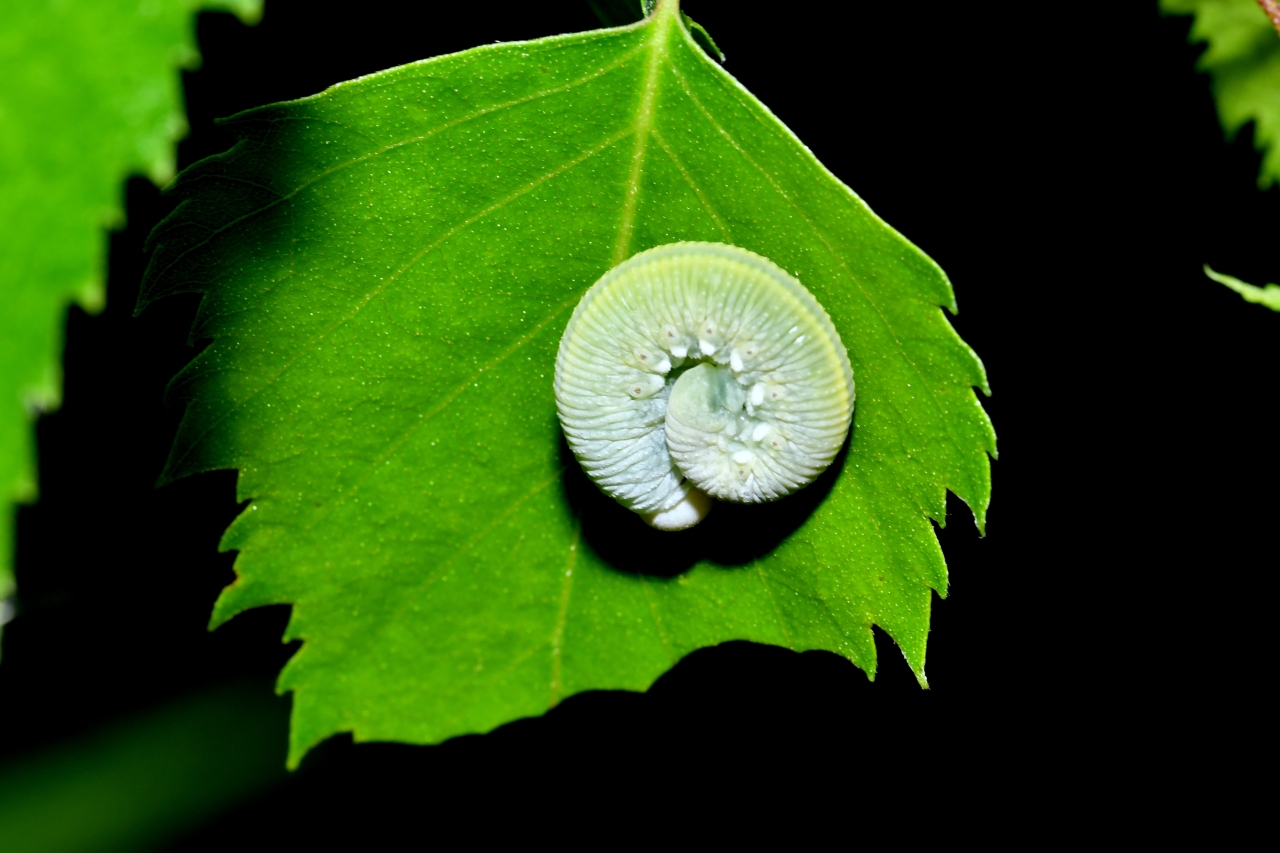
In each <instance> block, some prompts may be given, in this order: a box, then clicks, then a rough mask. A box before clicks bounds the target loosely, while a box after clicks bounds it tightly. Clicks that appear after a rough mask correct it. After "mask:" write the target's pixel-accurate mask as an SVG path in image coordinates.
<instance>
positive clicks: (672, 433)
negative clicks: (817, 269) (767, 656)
mask: <svg viewBox="0 0 1280 853" xmlns="http://www.w3.org/2000/svg"><path fill="white" fill-rule="evenodd" d="M555 393H556V406H557V409H558V411H559V415H560V424H561V426H562V427H563V428H564V433H565V436H566V437H567V438H568V441H569V446H570V447H571V448H572V449H573V452H574V455H575V456H577V458H578V461H579V462H580V463H581V464H582V467H583V468H584V469H585V470H586V472H587V475H588V476H589V477H590V478H591V479H592V480H593V481H594V482H595V483H596V484H597V485H598V486H599V487H600V488H601V489H602V490H603V491H604V492H605V493H606V494H608V495H609V496H611V497H613V498H614V499H616V500H617V501H618V502H619V503H621V504H622V505H623V506H625V507H627V508H628V509H631V510H633V511H635V512H637V513H639V514H641V515H642V516H643V517H644V519H645V520H646V521H647V522H648V523H649V524H651V525H653V526H654V527H657V528H659V529H661V530H683V529H685V528H688V527H692V526H693V525H695V524H697V523H698V522H699V521H701V520H702V519H703V518H704V517H706V515H707V513H708V512H710V510H711V507H712V506H713V505H714V502H715V501H716V500H723V501H731V502H735V503H758V502H762V501H771V500H776V499H777V498H781V497H783V496H785V495H789V494H791V493H792V492H794V491H796V490H797V489H800V488H803V487H804V486H807V485H808V484H809V483H812V482H813V481H814V479H816V478H817V477H818V475H819V474H821V473H822V472H823V471H824V470H825V469H826V468H827V466H828V465H830V464H831V461H832V459H834V458H835V456H836V454H837V453H838V452H839V450H840V447H841V446H842V445H843V444H844V441H845V438H846V436H847V435H848V433H849V425H850V423H851V422H852V420H853V400H854V391H853V369H852V368H851V367H850V365H849V355H848V352H847V351H846V350H845V347H844V344H843V343H842V342H841V340H840V335H839V333H837V332H836V328H835V326H834V325H832V323H831V319H830V318H829V317H828V316H827V312H826V311H825V310H823V308H822V306H821V305H819V304H818V301H817V300H816V299H814V298H813V295H812V294H811V293H809V291H808V290H806V289H805V287H804V285H802V284H801V283H800V282H799V281H797V280H796V279H795V278H793V277H792V276H790V275H788V274H787V273H786V272H785V271H783V270H782V269H780V268H779V267H778V266H777V265H776V264H774V263H772V262H771V261H769V260H768V259H767V258H763V257H761V256H760V255H757V254H755V253H754V252H749V251H747V250H746V249H741V248H738V247H737V246H730V245H725V244H722V243H671V244H669V245H665V246H658V247H657V248H654V249H650V250H648V251H646V252H641V253H640V254H638V255H636V256H634V257H632V258H630V259H629V260H627V261H624V262H623V263H621V264H619V265H618V266H616V267H614V268H613V269H611V270H609V272H607V273H605V275H604V276H603V277H602V278H601V279H600V280H599V281H597V282H596V283H595V284H594V285H592V287H591V289H590V290H588V291H587V292H586V294H585V295H584V296H583V297H582V301H581V302H579V303H578V307H577V309H576V310H575V311H574V312H573V317H572V318H571V319H570V320H569V325H568V326H567V327H566V328H565V331H564V336H563V337H562V338H561V339H560V351H559V354H558V356H557V358H556V375H555Z"/></svg>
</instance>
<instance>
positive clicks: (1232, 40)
mask: <svg viewBox="0 0 1280 853" xmlns="http://www.w3.org/2000/svg"><path fill="white" fill-rule="evenodd" d="M1160 8H1161V9H1162V10H1163V11H1164V12H1165V13H1166V14H1173V15H1195V16H1196V20H1195V23H1194V24H1193V25H1192V27H1191V36H1190V37H1191V40H1192V41H1204V42H1208V43H1209V47H1208V49H1206V50H1205V52H1204V54H1203V55H1202V56H1201V57H1200V63H1199V67H1200V69H1201V70H1202V71H1207V72H1209V74H1210V75H1211V76H1212V78H1213V94H1214V98H1215V99H1216V100H1217V104H1218V117H1219V118H1220V119H1221V120H1222V126H1223V128H1224V129H1225V130H1226V131H1227V134H1228V135H1234V134H1235V133H1236V131H1238V130H1239V129H1240V128H1241V127H1243V126H1244V125H1245V124H1247V123H1248V122H1250V121H1252V122H1254V144H1256V145H1257V146H1258V150H1260V151H1262V152H1263V160H1262V170H1261V172H1260V174H1259V175H1258V183H1259V184H1260V185H1261V186H1262V187H1264V188H1265V187H1268V186H1270V185H1271V184H1273V183H1275V182H1277V181H1280V34H1277V33H1276V29H1275V27H1274V26H1272V24H1271V21H1270V19H1268V18H1267V16H1266V14H1265V13H1264V12H1263V11H1262V7H1261V6H1259V5H1258V3H1257V0H1161V2H1160Z"/></svg>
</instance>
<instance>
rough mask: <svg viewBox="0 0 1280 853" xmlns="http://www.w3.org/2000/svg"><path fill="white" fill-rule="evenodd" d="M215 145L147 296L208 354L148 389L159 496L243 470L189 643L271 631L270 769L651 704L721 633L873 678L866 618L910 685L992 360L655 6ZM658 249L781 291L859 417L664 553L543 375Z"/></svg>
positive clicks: (313, 101)
mask: <svg viewBox="0 0 1280 853" xmlns="http://www.w3.org/2000/svg"><path fill="white" fill-rule="evenodd" d="M848 108H849V109H851V110H855V111H856V104H855V105H849V106H848ZM226 126H227V127H228V128H229V129H230V130H231V131H232V132H234V133H235V134H237V135H238V136H239V138H240V142H239V143H237V145H236V146H235V147H234V148H233V149H231V150H230V151H228V152H226V153H225V154H221V155H219V156H217V157H213V158H210V159H208V160H205V161H203V162H201V163H199V164H197V165H195V166H193V167H192V168H191V169H190V170H188V171H187V172H186V173H184V175H183V176H182V177H181V178H179V180H178V182H177V185H176V187H175V190H174V194H175V195H176V196H178V197H179V198H182V199H184V201H183V203H182V204H181V205H179V207H178V208H177V209H176V210H175V211H174V213H173V214H172V215H171V216H170V217H169V218H168V219H167V220H166V221H165V222H164V223H163V224H162V225H161V226H160V228H159V229H157V231H156V233H155V235H154V238H153V239H154V242H155V244H156V246H157V250H156V254H155V257H154V258H153V259H152V262H151V266H150V268H149V269H148V274H147V279H146V281H145V282H144V285H143V293H142V300H143V303H144V304H145V302H147V301H150V300H153V299H156V298H159V297H161V296H164V295H166V294H169V293H176V292H183V291H200V292H203V294H204V297H203V301H202V303H201V307H200V313H199V315H198V319H197V322H196V328H195V329H194V331H193V334H194V335H195V336H196V337H201V338H204V337H209V338H213V342H212V343H211V344H210V345H209V347H208V348H207V349H205V350H204V351H203V352H202V353H201V354H200V355H199V356H198V357H197V358H196V359H195V360H194V361H193V362H192V363H191V365H189V366H188V368H187V369H186V370H184V372H183V373H182V374H181V375H180V376H179V377H178V379H177V380H175V382H174V385H173V390H174V392H175V393H176V394H177V395H179V396H180V397H181V398H182V399H185V400H186V402H187V411H186V415H185V417H184V418H183V421H182V425H181V427H180V428H179V432H178V436H177V439H176V441H175V444H174V449H173V453H172V455H171V456H170V460H169V464H168V466H167V468H166V475H165V476H166V477H168V478H174V477H180V476H184V475H187V474H191V473H195V472H199V471H207V470H211V469H218V468H236V469H238V470H239V472H240V473H239V481H238V490H239V495H240V498H241V499H242V500H248V501H249V505H248V506H247V507H246V509H245V512H244V513H243V514H242V515H241V516H240V517H239V518H238V519H237V521H236V522H235V524H234V525H233V526H232V527H231V529H230V530H228V532H227V535H226V537H225V538H224V540H223V544H224V547H227V548H234V549H238V550H239V551H240V554H239V557H238V559H237V562H236V568H237V573H238V580H237V581H236V582H235V583H234V584H232V585H231V586H230V587H228V588H227V589H226V590H225V591H224V593H223V595H222V597H221V599H219V602H218V604H217V607H216V609H215V613H214V620H215V622H222V621H224V620H226V619H229V618H231V617H232V616H233V615H235V614H236V613H238V612H240V611H242V610H245V609H246V608H249V607H256V606H261V605H266V604H275V603H289V604H292V605H293V610H292V618H291V620H290V623H289V628H288V636H289V637H291V638H302V639H304V640H305V642H304V644H303V645H302V648H301V650H300V651H299V652H298V654H297V655H296V656H295V657H294V658H293V659H292V660H291V661H290V663H289V665H288V667H287V668H286V670H285V671H284V673H283V674H282V675H281V681H280V684H281V687H282V688H284V689H289V690H292V691H294V705H293V709H294V710H293V727H292V730H291V734H290V738H291V748H290V754H291V757H292V759H293V760H295V761H296V760H297V759H298V758H300V757H301V755H302V754H303V753H304V752H305V751H306V750H307V749H308V748H310V747H311V746H312V745H313V744H315V743H317V742H318V741H320V740H321V739H323V738H325V737H328V736H330V735H332V734H334V733H336V732H341V731H349V732H352V733H353V735H354V737H355V739H356V740H400V741H408V742H413V743H431V742H436V741H440V740H443V739H445V738H448V737H452V736H454V735H458V734H462V733H466V732H483V731H487V730H489V729H491V728H493V727H494V726H497V725H500V724H502V723H505V722H508V721H510V720H512V719H515V718H517V717H523V716H529V715H533V714H540V713H543V712H544V711H546V710H547V709H548V708H549V707H551V706H553V705H555V704H556V703H557V702H559V701H560V700H561V699H563V698H564V697H566V696H570V695H572V694H574V693H578V692H581V691H586V690H599V689H630V690H643V689H646V688H647V687H648V686H649V685H651V684H652V683H653V681H654V680H655V679H656V678H657V677H658V676H659V675H661V674H662V673H663V672H665V671H666V670H667V669H669V668H670V667H671V666H672V665H674V664H675V663H676V662H677V661H679V660H680V659H681V658H682V657H683V656H685V655H687V654H688V653H690V652H691V651H693V650H694V649H697V648H700V647H704V646H709V645H714V644H716V643H722V642H726V641H729V640H736V639H744V640H753V641H756V642H763V643H773V644H777V645H780V646H785V647H788V648H792V649H796V650H804V649H827V650H830V651H833V652H835V653H837V654H840V655H843V656H845V657H847V658H848V659H849V660H851V661H853V662H854V663H856V664H857V665H858V666H861V667H863V668H864V669H865V670H866V671H867V672H868V673H874V671H875V668H876V646H875V641H874V638H873V634H872V626H873V625H879V626H881V627H882V628H883V629H884V630H885V631H886V632H887V633H888V634H889V635H890V636H892V637H893V638H894V640H895V641H896V642H897V643H898V645H899V647H900V648H901V649H902V651H903V653H904V654H905V656H906V658H907V661H908V663H909V665H910V666H911V669H912V671H913V672H915V673H916V675H917V677H918V678H919V679H920V680H921V681H922V682H923V680H924V663H925V646H926V639H927V636H928V632H929V616H930V608H931V600H932V595H933V591H934V590H937V591H939V592H944V593H945V590H946V586H947V571H946V565H945V563H944V561H943V555H942V551H941V549H940V548H939V545H938V541H937V538H936V536H935V533H934V529H933V523H932V522H931V521H930V519H931V518H932V519H936V520H937V521H939V522H941V521H942V520H943V519H944V517H945V511H946V501H945V499H946V493H947V490H948V489H950V490H952V491H953V492H954V493H955V494H956V495H958V496H959V497H960V498H962V499H963V500H964V501H966V502H967V503H968V504H969V506H970V507H971V508H972V509H973V511H974V513H975V514H976V516H977V518H978V520H979V524H981V521H982V518H983V516H984V514H985V511H986V507H987V503H988V500H989V496H990V487H991V481H990V462H989V458H988V454H990V453H993V452H994V450H995V435H994V432H993V431H992V427H991V423H990V421H989V420H988V419H987V417H986V415H985V413H984V412H983V410H982V407H981V406H980V405H979V403H978V401H977V399H976V397H975V393H974V386H975V385H976V386H980V387H984V388H985V386H986V377H985V374H984V372H983V369H982V365H981V363H980V362H979V360H978V358H977V356H976V355H975V354H974V353H973V351H972V350H971V349H970V348H969V347H968V346H966V345H965V344H964V342H963V341H961V340H960V338H959V337H958V336H957V335H956V333H955V331H954V329H953V328H952V327H951V325H950V324H949V323H948V322H947V319H946V317H945V315H944V314H943V311H942V306H945V307H948V308H950V309H952V310H954V308H955V303H954V296H953V293H952V289H951V284H950V282H949V281H948V280H947V277H946V275H945V274H944V273H943V272H942V270H941V269H939V268H938V266H937V265H936V264H935V263H933V261H931V260H930V259H929V258H928V257H926V256H925V255H924V253H922V252H921V251H920V250H919V249H917V248H916V247H915V246H913V245H912V244H911V243H909V242H908V241H907V240H906V239H904V238H903V237H902V236H901V235H899V234H898V233H897V232H895V231H894V230H893V229H892V228H890V227H889V226H888V225H886V224H885V223H884V221H883V220H881V219H880V218H879V217H877V216H876V215H875V214H874V213H872V211H871V210H869V209H868V207H867V206H866V204H864V203H863V202H862V200H861V199H859V198H858V197H857V196H856V195H854V193H853V192H851V191H850V190H849V188H848V187H846V186H844V185H843V184H842V183H840V182H839V181H838V180H837V179H836V178H835V177H834V176H833V175H832V174H831V173H830V172H829V171H827V170H826V169H825V168H824V167H823V166H822V164H821V163H819V162H818V161H817V160H816V159H815V158H814V156H813V154H812V153H811V152H810V151H809V150H808V149H807V148H805V146H804V145H803V144H802V143H801V142H800V141H799V140H798V139H797V138H796V137H795V136H794V135H793V134H792V133H791V132H790V131H789V130H788V129H787V128H786V127H784V126H783V125H782V124H781V123H780V122H779V121H778V120H777V118H776V117H774V116H773V115H772V114H771V113H770V112H769V111H768V110H767V109H766V108H765V107H764V106H763V105H762V104H761V103H760V102H759V101H758V100H756V99H755V98H754V97H752V95H751V94H750V93H749V92H747V91H746V90H745V89H743V88H742V86H741V85H740V84H739V83H738V82H737V81H736V80H734V79H733V78H732V77H730V76H728V75H727V74H726V73H725V72H724V70H723V69H722V68H721V67H720V66H719V65H718V64H717V63H716V62H715V61H714V60H712V59H710V58H708V56H707V55H706V54H705V53H704V52H703V51H702V50H701V49H699V47H698V44H697V42H696V41H695V40H694V35H693V33H691V32H690V30H689V28H688V25H687V23H686V21H685V19H684V18H683V17H682V16H681V15H680V14H679V10H678V8H677V7H676V5H675V3H674V2H673V0H666V2H664V3H662V4H659V5H658V7H657V9H656V11H654V12H653V14H652V16H651V17H650V18H649V19H647V20H645V21H644V22H642V23H638V24H634V25H631V26H628V27H624V28H619V29H613V30H602V31H596V32H591V33H583V34H580V35H574V36H565V37H559V38H547V39H540V40H537V41H531V42H523V43H517V44H499V45H488V46H485V47H480V48H476V49H474V50H469V51H466V52H464V53H459V54H454V55H452V56H444V57H439V58H436V59H431V60H427V61H424V62H420V63H414V64H411V65H407V66H404V67H401V68H395V69H391V70H389V71H385V72H382V73H380V74H374V75H370V76H368V77H362V78H360V79H358V80H353V81H350V82H348V83H343V84H339V85H338V86H335V87H333V88H332V89H330V90H328V91H326V92H324V93H321V94H319V95H317V96H315V97H312V98H307V99H305V100H301V101H296V102H292V103H285V104H277V105H274V106H269V107H264V108H261V109H258V110H253V111H250V112H248V113H244V114H242V115H240V116H237V117H235V118H234V119H232V120H231V121H230V122H229V123H228V124H227V125H226ZM679 240H709V241H717V242H725V243H732V244H734V245H738V246H742V247H744V248H747V249H750V250H752V251H755V252H758V253H760V254H762V255H764V256H766V257H768V258H770V259H772V260H773V261H774V262H776V263H778V264H779V265H781V266H782V267H784V268H785V269H787V270H789V271H791V272H793V273H794V274H795V275H796V276H797V277H798V278H799V279H800V280H801V281H802V282H803V283H804V284H805V285H806V286H807V287H808V288H809V290H810V291H812V292H813V294H814V296H815V297H817V299H818V300H819V301H820V302H821V303H822V305H823V306H824V307H825V308H826V309H827V311H828V312H829V314H830V316H831V319H832V321H833V323H835V325H836V328H837V329H838V330H839V332H840V336H841V339H842V340H843V341H844V342H845V344H846V345H847V346H848V349H849V357H850V360H851V362H852V364H853V369H854V376H855V379H856V382H857V393H858V400H857V411H856V412H855V415H854V426H853V432H852V437H851V439H850V442H849V446H848V453H847V456H845V457H842V458H841V459H840V460H839V461H838V462H837V464H836V465H834V466H832V468H831V469H830V470H829V471H828V473H827V474H826V475H824V477H823V478H822V480H821V481H820V482H819V483H817V484H815V485H813V486H810V487H809V488H808V489H805V490H802V491H801V492H800V493H798V494H797V495H794V496H792V497H791V498H787V499H786V500H783V501H780V502H778V503H775V504H769V505H765V506H757V507H754V508H742V507H737V508H735V507H729V506H726V507H723V508H717V510H716V512H714V513H712V515H711V517H710V518H709V519H708V521H706V522H704V523H703V525H702V526H700V527H699V528H696V529H695V530H693V531H687V532H685V533H656V532H655V531H652V530H649V529H648V528H646V527H645V526H644V524H643V523H642V522H641V521H640V519H639V518H638V517H637V516H635V515H634V514H632V513H629V512H627V511H626V510H624V509H622V508H621V507H619V506H617V505H616V504H614V503H613V502H612V501H609V500H608V499H607V498H604V497H603V496H602V495H601V494H600V493H599V491H598V490H596V489H595V487H594V486H592V485H591V484H590V483H588V482H586V481H585V479H584V478H583V477H582V475H581V472H580V469H579V468H578V466H577V463H576V462H574V461H573V460H572V458H566V456H565V455H564V452H563V447H562V438H561V432H560V428H559V425H558V423H557V419H556V409H555V401H554V396H553V393H552V374H553V372H554V366H555V359H556V349H557V344H558V342H559V339H560V335H561V333H562V331H563V330H564V327H565V324H566V323H567V322H568V320H569V316H570V314H571V313H572V311H573V308H574V305H575V304H576V303H577V302H578V301H579V299H580V298H581V297H582V294H583V293H584V292H585V291H586V289H587V288H588V287H589V286H590V285H591V284H592V282H594V281H595V280H596V279H597V278H599V276H600V275H602V274H603V273H604V272H605V271H606V270H608V269H609V268H610V267H612V266H614V265H616V264H618V263H619V262H620V261H622V260H623V259H625V258H627V257H629V256H631V255H632V254H634V253H636V252H639V251H642V250H644V249H647V248H650V247H652V246H655V245H660V244H663V243H671V242H675V241H679ZM735 510H739V511H738V512H736V513H735ZM610 513H614V514H615V515H616V517H617V520H616V521H614V520H613V519H614V518H615V515H610ZM768 529H773V530H776V534H771V538H769V539H763V538H761V537H759V536H756V535H754V534H755V533H756V532H757V531H759V530H768ZM655 536H656V537H659V539H658V540H656V541H655V540H654V539H653V537H655ZM641 553H643V554H646V556H645V557H644V559H643V560H640V561H639V563H637V560H636V559H635V557H637V555H639V554H641Z"/></svg>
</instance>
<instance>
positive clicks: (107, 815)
mask: <svg viewBox="0 0 1280 853" xmlns="http://www.w3.org/2000/svg"><path fill="white" fill-rule="evenodd" d="M282 704H283V703H282V702H281V701H280V700H279V699H276V698H275V697H272V696H270V695H269V694H267V693H266V691H263V690H262V689H261V686H260V685H247V684H246V685H234V686H226V687H220V688H217V689H215V690H211V691H209V692H207V693H204V694H202V695H197V696H192V697H189V698H186V699H182V700H180V701H178V702H175V703H173V704H172V705H169V706H167V707H163V708H158V709H156V710H154V711H150V712H147V713H145V714H140V715H137V716H135V717H132V718H129V719H126V720H123V721H121V722H118V723H115V724H113V725H111V726H109V727H108V728H106V729H104V730H102V731H99V732H96V733H94V734H91V735H89V736H87V737H80V738H77V739H75V740H73V741H70V742H66V743H62V744H59V745H57V746H55V747H53V748H51V749H49V750H47V751H45V752H42V753H37V754H35V755H31V756H24V757H23V758H21V759H18V760H15V761H10V762H9V763H7V764H5V765H2V766H0V850H4V851H5V853H63V851H65V853H92V851H118V850H150V849H153V848H154V847H155V846H157V844H158V843H159V842H162V841H164V840H166V839H167V838H171V837H172V836H174V835H176V834H179V833H181V832H183V831H184V830H190V829H191V828H192V827H194V826H199V825H200V823H201V822H203V821H207V820H208V819H209V818H211V817H212V816H214V815H216V814H217V813H218V812H220V811H222V810H223V809H226V808H227V807H228V806H230V805H232V804H234V803H236V802H238V801H242V800H245V799H248V798H249V797H251V796H252V795H254V794H256V793H259V792H260V791H263V790H264V789H267V788H269V787H271V786H272V785H274V784H277V783H279V782H281V781H283V779H282V778H281V777H283V776H284V773H283V772H282V770H281V768H280V757H281V755H282V754H283V752H284V749H283V747H284V743H283V740H284V737H283V736H284V727H285V714H286V712H285V709H284V708H282V707H281V705H282Z"/></svg>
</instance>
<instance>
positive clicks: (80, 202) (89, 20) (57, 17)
mask: <svg viewBox="0 0 1280 853" xmlns="http://www.w3.org/2000/svg"><path fill="white" fill-rule="evenodd" d="M199 8H209V9H226V10H230V11H234V12H236V13H238V14H239V15H240V16H241V18H243V19H246V20H253V19H256V17H257V15H258V13H259V11H260V9H261V3H260V0H141V2H140V0H65V2H45V0H39V2H29V1H28V0H13V2H5V3H0V80H3V81H4V84H3V85H2V86H0V502H3V509H2V511H3V514H4V515H3V518H0V599H3V598H4V597H5V596H6V595H8V594H9V593H10V592H11V591H12V585H13V576H12V571H11V559H12V558H11V555H12V553H13V546H12V541H11V537H12V523H13V518H12V516H13V507H12V502H14V501H25V500H31V499H34V497H35V494H36V476H35V453H34V447H33V435H32V430H31V418H32V417H33V416H34V415H35V414H37V413H38V412H41V411H47V410H48V409H50V408H53V407H55V406H57V404H58V401H59V399H60V397H61V391H62V379H61V368H60V364H61V356H62V352H61V350H62V326H63V312H64V311H65V309H66V307H67V305H68V303H70V302H72V301H76V302H79V303H80V305H82V306H83V307H84V308H86V309H87V310H90V311H93V310H97V309H100V308H101V307H102V305H103V302H104V300H105V292H104V289H103V287H104V282H103V270H104V263H105V254H106V234H105V229H106V228H107V227H111V226H118V225H119V224H120V223H121V222H122V220H123V218H124V211H123V209H122V205H121V182H122V181H123V180H124V178H125V177H126V176H127V175H128V174H130V173H137V172H141V173H143V174H146V175H148V176H150V177H151V178H152V179H153V180H154V181H156V182H157V183H166V182H167V181H169V180H170V179H171V178H172V177H173V172H174V150H173V143H174V141H175V140H176V139H177V138H178V137H180V136H181V135H182V134H183V132H184V131H185V128H186V122H185V119H184V118H183V112H182V98H181V90H180V89H179V81H178V76H177V74H176V73H175V72H176V70H177V69H178V68H181V67H188V68H189V67H192V66H193V65H194V64H195V63H196V62H197V60H198V58H199V57H198V55H197V53H196V50H195V39H194V37H193V36H194V33H193V26H192V15H193V14H194V12H195V11H196V10H197V9H199Z"/></svg>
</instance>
